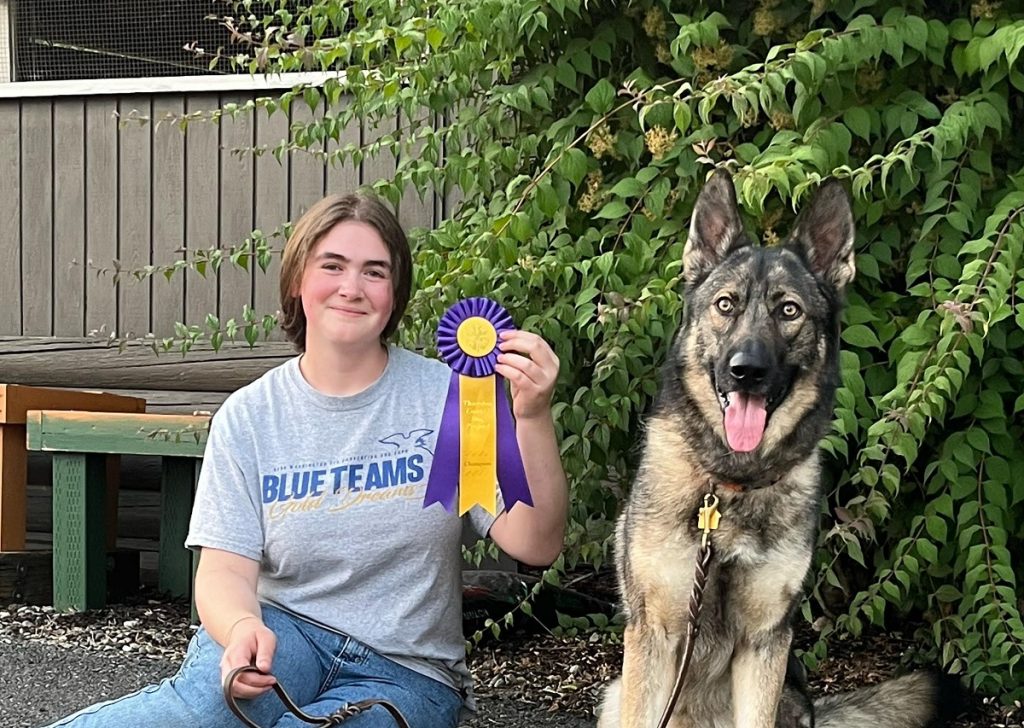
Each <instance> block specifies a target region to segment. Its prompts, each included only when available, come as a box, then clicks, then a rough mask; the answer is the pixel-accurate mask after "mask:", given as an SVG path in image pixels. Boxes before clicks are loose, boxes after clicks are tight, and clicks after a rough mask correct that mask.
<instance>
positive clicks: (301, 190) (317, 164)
mask: <svg viewBox="0 0 1024 728" xmlns="http://www.w3.org/2000/svg"><path fill="white" fill-rule="evenodd" d="M321 116H322V115H321ZM314 118H315V117H314V115H313V112H311V111H310V110H309V106H307V105H306V103H305V102H303V101H296V102H295V103H293V104H292V107H291V119H292V124H299V123H303V124H304V123H309V122H310V121H312V120H313V119H314ZM317 151H320V152H322V151H323V145H322V144H319V143H313V144H310V145H309V151H304V150H297V151H294V152H291V153H290V155H289V156H290V160H289V164H290V165H291V167H290V177H291V181H290V191H291V195H290V199H289V203H288V209H289V212H290V213H291V219H292V220H298V219H299V217H301V216H302V213H304V212H305V211H306V210H308V209H309V208H310V206H311V205H312V204H313V203H314V202H316V201H317V200H319V199H320V198H321V197H323V196H324V165H323V162H322V161H321V160H320V159H319V158H318V157H316V156H314V154H313V153H315V152H317Z"/></svg>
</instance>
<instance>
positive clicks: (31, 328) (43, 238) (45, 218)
mask: <svg viewBox="0 0 1024 728" xmlns="http://www.w3.org/2000/svg"><path fill="white" fill-rule="evenodd" d="M51 110H52V107H51V105H50V102H49V101H36V100H32V101H26V102H25V103H24V104H23V105H22V108H21V138H22V148H21V185H22V186H21V274H22V296H23V297H24V299H23V304H22V314H21V324H22V333H24V334H25V335H27V336H49V335H51V334H52V333H53V297H52V296H51V295H50V292H51V291H52V290H53V124H52V117H51Z"/></svg>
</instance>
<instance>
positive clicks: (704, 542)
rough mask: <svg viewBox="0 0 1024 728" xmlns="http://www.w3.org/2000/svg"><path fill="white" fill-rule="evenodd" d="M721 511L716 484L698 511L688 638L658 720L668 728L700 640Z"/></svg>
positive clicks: (687, 626)
mask: <svg viewBox="0 0 1024 728" xmlns="http://www.w3.org/2000/svg"><path fill="white" fill-rule="evenodd" d="M721 519H722V514H721V513H719V512H718V496H716V495H715V488H714V484H712V485H711V487H710V488H709V489H708V492H707V493H706V494H705V495H704V506H703V507H702V508H701V509H700V510H699V511H698V512H697V528H699V529H701V531H703V535H702V536H701V540H700V546H699V547H698V548H697V568H696V571H695V573H694V575H693V588H692V589H691V590H690V603H689V609H688V616H689V618H688V619H687V622H686V641H685V642H684V643H683V656H682V659H681V660H680V662H679V673H678V674H677V675H676V682H675V685H673V686H672V694H671V696H670V697H669V699H668V705H666V706H665V712H664V713H662V714H661V720H659V721H658V728H667V726H668V723H669V720H671V718H672V712H673V711H674V710H675V707H676V703H677V702H678V701H679V694H680V693H681V692H682V691H683V680H685V679H686V673H688V672H689V671H690V658H691V657H693V647H694V643H695V642H696V641H697V630H698V627H699V623H698V620H699V619H700V610H701V607H702V606H703V605H704V589H705V587H706V586H707V583H708V570H709V567H710V565H711V557H712V556H713V555H714V552H713V551H712V549H711V532H712V531H714V530H715V529H717V528H718V522H719V521H720V520H721Z"/></svg>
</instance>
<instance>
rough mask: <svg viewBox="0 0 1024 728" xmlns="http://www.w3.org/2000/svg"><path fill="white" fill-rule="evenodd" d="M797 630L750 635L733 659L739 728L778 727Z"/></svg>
mask: <svg viewBox="0 0 1024 728" xmlns="http://www.w3.org/2000/svg"><path fill="white" fill-rule="evenodd" d="M792 641H793V631H792V629H790V628H789V627H788V626H786V627H777V628H776V629H772V630H769V631H766V632H759V633H755V634H752V635H748V636H747V637H746V638H745V639H743V640H741V641H740V643H739V644H737V645H736V651H735V652H734V653H733V658H732V711H733V723H734V724H735V728H774V726H775V716H776V714H777V712H778V709H779V699H780V698H781V696H782V684H783V682H784V680H785V678H786V658H787V656H788V655H789V647H790V643H791V642H792Z"/></svg>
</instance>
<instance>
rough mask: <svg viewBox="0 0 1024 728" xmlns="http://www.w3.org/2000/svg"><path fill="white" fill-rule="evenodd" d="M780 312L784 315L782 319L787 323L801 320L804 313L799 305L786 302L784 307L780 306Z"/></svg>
mask: <svg viewBox="0 0 1024 728" xmlns="http://www.w3.org/2000/svg"><path fill="white" fill-rule="evenodd" d="M779 312H780V313H781V314H782V318H784V319H786V320H787V321H792V320H793V319H796V318H799V317H800V314H802V313H803V311H802V310H801V309H800V307H799V306H798V305H797V304H795V303H793V302H792V301H786V302H785V303H784V304H782V306H780V308H779Z"/></svg>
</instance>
